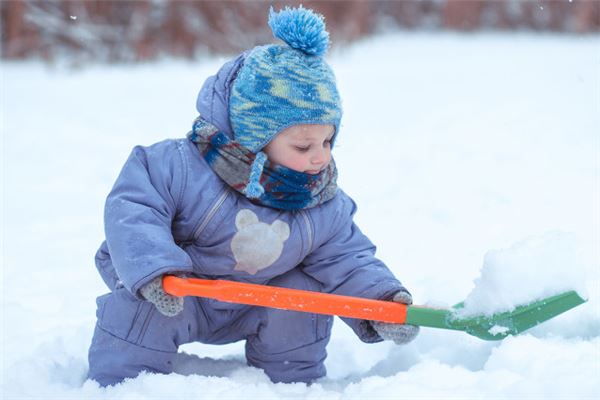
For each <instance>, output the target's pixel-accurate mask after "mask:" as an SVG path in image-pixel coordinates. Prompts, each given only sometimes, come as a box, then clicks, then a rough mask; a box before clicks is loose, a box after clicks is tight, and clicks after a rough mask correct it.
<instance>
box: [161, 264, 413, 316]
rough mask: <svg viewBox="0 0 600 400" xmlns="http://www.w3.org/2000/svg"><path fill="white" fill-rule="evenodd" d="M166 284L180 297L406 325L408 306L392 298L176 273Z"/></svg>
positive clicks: (165, 280)
mask: <svg viewBox="0 0 600 400" xmlns="http://www.w3.org/2000/svg"><path fill="white" fill-rule="evenodd" d="M163 287H164V289H165V291H166V292H167V293H169V294H171V295H173V296H179V297H182V296H200V297H208V298H211V299H216V300H219V301H225V302H229V303H238V304H248V305H253V306H262V307H272V308H279V309H282V310H291V311H302V312H310V313H316V314H326V315H337V316H339V317H348V318H357V319H367V320H374V321H382V322H390V323H397V324H403V323H405V321H406V309H407V306H406V305H405V304H400V303H394V302H391V301H381V300H372V299H363V298H360V297H351V296H340V295H336V294H327V293H319V292H312V291H308V290H298V289H288V288H281V287H276V286H266V285H256V284H253V283H242V282H233V281H226V280H207V279H195V278H178V277H176V276H165V277H164V278H163Z"/></svg>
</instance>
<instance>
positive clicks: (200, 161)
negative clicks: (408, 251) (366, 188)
mask: <svg viewBox="0 0 600 400" xmlns="http://www.w3.org/2000/svg"><path fill="white" fill-rule="evenodd" d="M269 25H270V26H271V29H272V30H273V33H274V35H275V36H276V37H278V38H280V39H282V40H283V41H284V42H285V44H283V45H267V46H258V47H255V48H254V49H251V50H250V51H248V52H245V53H243V54H241V55H240V56H238V57H237V58H236V59H234V60H232V61H230V62H228V63H226V64H225V65H224V66H223V67H222V68H221V69H220V70H219V72H218V73H217V74H216V75H215V76H212V77H210V78H208V79H207V81H206V82H205V83H204V85H203V87H202V89H201V91H200V94H199V96H198V102H197V108H198V111H199V112H200V116H199V117H198V118H197V119H196V120H195V121H194V124H193V128H192V131H191V132H190V133H189V134H188V137H187V138H186V139H180V140H166V141H163V142H160V143H157V144H155V145H152V146H149V147H139V146H138V147H136V148H135V149H134V150H133V152H132V154H131V155H130V157H129V159H128V160H127V162H126V163H125V166H124V167H123V170H122V171H121V174H120V175H119V177H118V179H117V181H116V183H115V185H114V187H113V189H112V191H111V192H110V194H109V196H108V198H107V202H106V208H105V231H106V240H105V241H104V243H102V245H101V247H100V249H99V250H98V253H97V254H96V265H97V267H98V270H99V271H100V274H101V275H102V277H103V279H104V281H105V282H106V283H107V285H108V286H109V288H110V289H111V292H110V293H108V294H105V295H103V296H100V297H99V298H98V300H97V303H98V311H97V316H98V323H97V325H96V330H95V332H94V338H93V340H92V345H91V347H90V352H89V363H90V370H89V378H91V379H94V380H96V381H98V382H99V383H100V384H101V385H103V386H106V385H111V384H115V383H118V382H120V381H122V380H123V379H124V378H127V377H134V376H136V375H138V374H139V373H140V372H141V371H143V370H147V371H151V372H159V373H170V372H172V371H173V365H172V363H173V359H174V357H175V355H176V353H177V349H178V346H179V345H181V344H184V343H189V342H193V341H200V342H202V343H211V344H224V343H232V342H236V341H239V340H245V341H246V358H247V361H248V363H249V364H250V365H252V366H255V367H258V368H262V369H263V370H264V371H265V372H266V374H267V375H268V376H269V377H270V378H271V380H273V381H274V382H311V381H314V380H315V379H317V378H320V377H323V376H325V373H326V372H325V367H324V360H325V358H326V349H325V348H326V345H327V343H328V341H329V337H330V333H331V326H332V323H333V318H332V317H330V316H323V315H315V314H309V313H298V312H291V311H283V310H277V309H269V308H262V307H250V306H245V305H237V304H229V303H223V302H219V301H216V300H211V299H204V298H194V297H187V298H178V297H174V296H171V295H168V294H167V293H165V292H164V290H163V288H162V283H161V282H162V277H163V276H164V275H165V274H174V275H178V274H183V275H190V276H196V277H200V278H204V279H230V280H235V281H243V282H250V283H259V284H268V285H273V286H283V287H292V288H297V289H304V290H313V291H321V292H327V293H336V294H342V295H349V296H358V297H365V298H373V299H386V300H393V301H397V302H402V303H405V304H410V303H411V302H412V298H411V296H410V294H409V292H408V291H407V290H406V289H405V288H404V287H403V286H402V285H401V283H400V282H399V281H398V280H397V279H396V278H395V277H394V276H393V274H392V273H391V272H390V270H389V269H388V268H387V267H386V266H385V265H384V264H383V263H382V262H381V261H380V260H378V259H377V258H375V256H374V252H375V248H374V246H373V245H372V244H371V242H370V241H369V240H368V238H366V237H365V236H364V235H363V234H362V233H361V232H360V230H359V229H358V227H357V226H356V225H355V224H354V223H353V221H352V216H353V214H354V212H355V210H356V207H355V204H354V202H353V201H352V200H351V199H350V198H349V197H348V196H347V195H346V194H345V193H344V192H343V191H341V190H340V189H339V188H338V187H337V185H336V177H337V170H336V166H335V163H334V161H333V159H332V158H331V145H332V143H333V142H334V141H335V138H336V136H337V134H338V133H339V127H340V120H341V114H342V111H341V105H340V99H339V94H338V91H337V87H336V84H335V77H334V75H333V72H332V71H331V69H330V68H329V66H328V65H327V63H326V62H325V61H324V59H323V55H324V53H325V51H326V49H327V46H328V43H329V37H328V33H327V32H326V31H325V25H324V23H323V19H322V17H321V16H319V15H316V14H314V13H313V12H312V11H310V10H307V9H304V8H302V7H300V8H297V9H287V8H286V9H284V10H282V11H281V12H279V13H275V12H273V10H271V13H270V18H269ZM344 321H345V322H346V323H347V324H348V325H349V326H350V327H351V328H352V329H353V330H354V331H355V332H356V334H357V335H358V336H359V338H360V339H361V340H363V341H365V342H379V341H381V340H382V339H390V340H394V341H396V342H397V343H407V342H409V341H410V340H412V339H413V338H414V337H415V336H416V335H417V333H418V328H417V327H415V326H411V325H395V324H385V323H378V322H372V321H364V320H363V321H361V320H355V319H344Z"/></svg>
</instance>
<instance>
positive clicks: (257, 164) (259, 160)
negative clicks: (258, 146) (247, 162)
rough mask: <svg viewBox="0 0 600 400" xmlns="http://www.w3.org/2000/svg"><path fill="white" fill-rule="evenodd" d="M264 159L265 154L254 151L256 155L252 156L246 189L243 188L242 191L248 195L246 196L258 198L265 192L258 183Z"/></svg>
mask: <svg viewBox="0 0 600 400" xmlns="http://www.w3.org/2000/svg"><path fill="white" fill-rule="evenodd" d="M266 161H267V155H266V154H265V153H263V152H262V151H259V152H258V153H256V157H255V158H254V161H253V162H252V167H251V168H250V176H249V177H248V184H247V185H246V189H244V193H245V194H246V196H248V198H251V199H258V198H259V197H260V196H262V195H263V193H264V192H265V188H264V187H262V185H261V184H260V176H261V175H262V172H263V168H264V167H265V162H266Z"/></svg>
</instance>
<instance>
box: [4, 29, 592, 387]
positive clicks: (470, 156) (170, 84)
mask: <svg viewBox="0 0 600 400" xmlns="http://www.w3.org/2000/svg"><path fill="white" fill-rule="evenodd" d="M330 59H331V62H332V64H333V66H334V68H335V69H336V72H337V75H338V80H339V83H340V88H341V92H342V96H343V98H344V106H345V116H344V121H343V126H342V128H343V130H342V134H341V136H340V138H339V142H338V147H337V148H336V150H335V152H334V154H335V157H336V160H337V162H338V166H339V169H340V184H341V186H342V187H343V188H344V189H345V190H346V191H347V192H348V193H349V194H351V195H352V196H353V197H354V198H355V200H356V201H357V202H358V204H359V212H358V215H357V222H358V223H359V225H360V226H361V228H362V229H363V231H365V233H367V234H368V235H369V236H370V237H371V239H372V240H373V241H374V242H375V243H376V244H377V246H378V254H379V256H380V257H381V258H382V259H383V260H384V261H385V262H386V263H388V265H389V266H390V267H391V268H392V269H393V270H394V271H395V273H396V274H397V276H398V277H399V278H400V279H401V280H402V281H403V282H404V283H405V284H406V286H407V287H408V288H410V289H411V290H412V292H413V294H414V297H415V300H416V302H417V303H427V304H435V305H451V304H454V303H457V302H459V301H461V300H463V299H465V298H466V297H467V296H468V295H469V293H471V291H472V290H473V289H474V286H475V284H474V281H475V280H476V279H477V278H478V276H479V274H480V270H481V268H482V266H483V262H484V255H485V254H486V253H487V252H488V250H490V249H507V248H509V250H506V251H505V252H504V253H503V252H495V253H490V254H488V257H487V258H486V268H487V269H486V270H485V271H486V272H485V274H484V275H485V276H482V279H480V280H478V281H477V282H478V283H477V287H476V288H475V289H476V290H474V291H473V292H472V293H471V295H472V296H475V297H474V298H477V297H476V296H478V295H481V293H479V294H477V290H479V292H481V288H486V291H487V288H489V289H490V290H497V291H498V298H499V299H500V298H502V299H503V301H504V300H506V299H508V300H510V299H514V298H516V297H515V296H517V297H518V296H521V297H519V298H527V297H528V296H529V295H531V296H535V295H537V294H539V293H541V292H543V291H544V288H545V287H546V285H550V286H552V285H554V284H556V282H557V281H565V282H571V281H573V279H579V280H578V282H579V283H578V285H580V286H583V287H584V288H583V289H582V291H587V294H588V295H589V297H590V299H589V301H588V303H586V304H584V305H582V306H579V307H578V308H577V309H574V310H572V311H570V312H568V313H566V314H564V315H562V316H560V317H558V318H556V319H554V320H552V321H550V322H548V323H545V324H542V325H541V326H539V327H537V328H535V329H533V330H531V331H530V333H528V334H524V335H521V336H518V337H509V338H508V339H506V340H504V341H502V342H485V341H482V340H479V339H477V338H474V337H471V336H468V335H467V334H464V333H460V332H449V331H441V330H433V329H423V330H422V333H421V335H420V336H419V338H418V339H417V340H416V341H415V342H413V343H412V344H410V345H408V346H405V347H397V346H395V345H393V344H392V343H381V344H376V345H366V344H363V343H360V342H359V340H358V339H357V338H356V337H355V336H354V335H353V334H352V332H351V331H350V330H349V329H348V328H347V327H346V326H345V325H344V324H343V323H341V322H340V321H337V323H336V324H335V326H334V332H333V338H332V341H331V344H330V346H329V348H328V349H329V358H328V360H327V368H328V371H329V375H328V377H327V378H326V379H323V380H322V381H321V382H319V383H317V384H314V385H312V386H310V387H307V386H306V385H302V384H292V385H284V384H277V385H275V384H272V383H270V381H269V380H268V379H267V378H266V376H265V375H264V374H263V373H262V372H261V371H259V370H256V369H253V368H249V367H247V366H245V362H244V357H243V345H242V344H241V343H239V344H234V345H228V346H207V345H200V344H197V345H187V346H184V348H183V349H182V350H184V351H185V352H186V353H187V354H182V356H181V360H180V361H181V363H180V365H179V366H178V370H179V372H180V374H172V375H169V376H160V375H151V374H144V375H142V376H140V377H138V378H137V379H133V380H130V381H127V382H125V383H123V384H121V385H118V386H116V387H112V388H107V389H102V388H99V387H98V386H97V384H96V383H94V382H89V381H88V382H85V381H84V377H85V374H86V368H87V359H86V357H87V347H88V345H89V340H90V337H91V334H92V330H93V326H94V323H95V316H94V312H95V302H94V301H95V297H96V296H97V295H99V294H101V293H103V292H105V287H104V285H103V283H102V281H101V279H100V277H99V276H98V275H97V273H96V271H95V268H94V265H93V255H94V252H95V250H96V248H97V246H98V245H99V243H100V242H101V240H102V237H103V233H102V229H103V228H102V207H103V202H104V197H105V196H106V194H107V193H108V191H109V189H110V187H111V185H112V183H113V181H114V179H115V177H116V175H117V173H118V171H119V169H120V167H121V165H122V163H123V162H124V160H125V158H126V156H127V154H128V153H129V151H130V149H131V147H133V146H134V145H135V144H150V143H153V142H155V141H158V140H161V139H163V138H166V137H179V136H182V135H184V134H185V133H186V132H187V130H188V128H189V126H190V123H191V121H192V119H193V118H194V117H195V108H194V104H195V96H196V93H197V91H198V89H199V88H200V85H201V83H202V82H203V80H204V78H205V77H206V76H207V75H209V74H212V73H213V72H215V71H216V69H217V67H218V66H219V65H220V64H221V63H222V62H223V60H222V59H219V60H212V59H211V60H205V61H199V62H196V63H181V62H173V61H163V62H159V63H154V64H146V65H141V66H120V67H104V66H102V67H101V66H94V67H88V68H85V69H82V70H77V71H69V70H65V69H62V68H55V69H52V68H50V69H48V68H46V67H43V66H41V65H39V64H35V63H34V64H32V63H25V64H21V63H4V64H1V65H0V67H1V72H2V98H1V104H2V106H1V108H2V115H1V119H2V144H3V153H2V159H3V181H2V182H3V184H2V186H3V187H2V202H3V208H2V210H3V220H2V228H3V230H2V235H3V236H2V240H3V242H2V246H3V248H2V253H3V258H2V293H3V296H2V307H1V310H2V383H1V385H2V388H1V393H2V396H1V397H2V398H6V399H12V398H46V399H48V398H50V399H54V398H56V399H59V398H60V399H63V398H70V399H82V398H99V399H125V398H135V399H144V398H155V397H156V398H168V397H173V398H217V397H218V398H242V397H243V398H281V397H288V398H324V397H326V398H333V399H335V398H338V399H346V398H378V397H379V398H386V397H387V398H398V397H406V398H452V397H454V398H511V399H517V398H540V399H541V398H544V399H546V398H577V399H583V398H597V397H598V396H599V395H600V380H599V379H598V377H599V376H600V302H599V300H598V299H599V297H600V250H599V247H600V246H598V244H599V243H600V38H599V37H598V36H595V37H576V36H534V35H530V34H516V35H475V36H461V35H413V34H410V35H407V34H397V35H389V36H385V37H380V38H377V39H373V40H370V41H366V42H363V43H360V44H357V45H354V46H353V47H351V48H349V49H346V50H344V51H337V52H335V53H334V54H331V58H330ZM548 232H549V233H548ZM531 236H534V237H535V238H533V239H531V238H530V239H528V241H527V242H525V245H523V243H521V244H519V245H516V246H515V247H512V248H511V246H512V245H513V243H515V242H519V241H521V240H524V239H527V238H529V237H531ZM532 243H534V244H535V243H537V244H538V245H532ZM540 243H541V244H540ZM527 246H533V247H532V250H531V253H530V252H529V250H527V249H528V247H527ZM536 246H537V247H536ZM515 249H517V250H515ZM514 251H517V253H516V256H515V253H514ZM507 252H508V253H507ZM498 254H508V256H506V257H498V256H497V255H498ZM498 260H500V261H498ZM528 260H531V262H529V261H528ZM557 260H558V261H557ZM498 262H500V263H501V262H504V263H508V264H505V265H504V267H506V269H505V271H509V272H510V274H508V275H509V277H508V278H509V279H504V278H506V276H505V277H504V278H503V279H501V278H499V277H497V276H496V275H493V274H490V270H489V268H500V269H502V268H503V266H502V265H500V266H499V267H498V266H497V263H498ZM546 262H549V264H552V265H551V273H547V272H548V270H547V268H546V265H547V263H546ZM563 264H564V265H563ZM490 265H491V267H490ZM494 265H496V267H494ZM549 268H550V267H549ZM521 271H522V272H523V275H522V276H520V275H519V274H520V272H521ZM505 275H506V274H505ZM573 285H575V284H573ZM529 290H530V291H531V293H529ZM507 293H508V294H507ZM513 294H514V296H513ZM493 298H494V297H493V296H492V297H491V299H492V300H491V303H490V304H491V305H492V306H494V300H493ZM487 301H488V302H490V300H489V297H488V300H487ZM500 303H501V302H500V301H498V303H497V304H499V305H501V304H500Z"/></svg>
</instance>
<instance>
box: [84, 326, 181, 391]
mask: <svg viewBox="0 0 600 400" xmlns="http://www.w3.org/2000/svg"><path fill="white" fill-rule="evenodd" d="M176 354H177V353H174V352H173V353H171V352H162V351H158V350H151V349H148V348H145V347H141V346H136V345H134V344H132V343H129V342H127V341H125V340H123V339H120V338H118V337H116V336H114V335H112V334H110V333H109V332H107V331H105V330H103V329H102V328H100V327H98V326H96V329H95V331H94V337H93V339H92V344H91V346H90V350H89V354H88V361H89V371H88V379H92V380H95V381H96V382H98V383H99V384H100V385H101V386H110V385H115V384H117V383H120V382H122V381H123V380H124V379H125V378H134V377H136V376H137V375H139V374H140V373H141V372H142V371H148V372H153V373H163V374H168V373H171V372H173V360H174V358H175V356H176Z"/></svg>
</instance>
